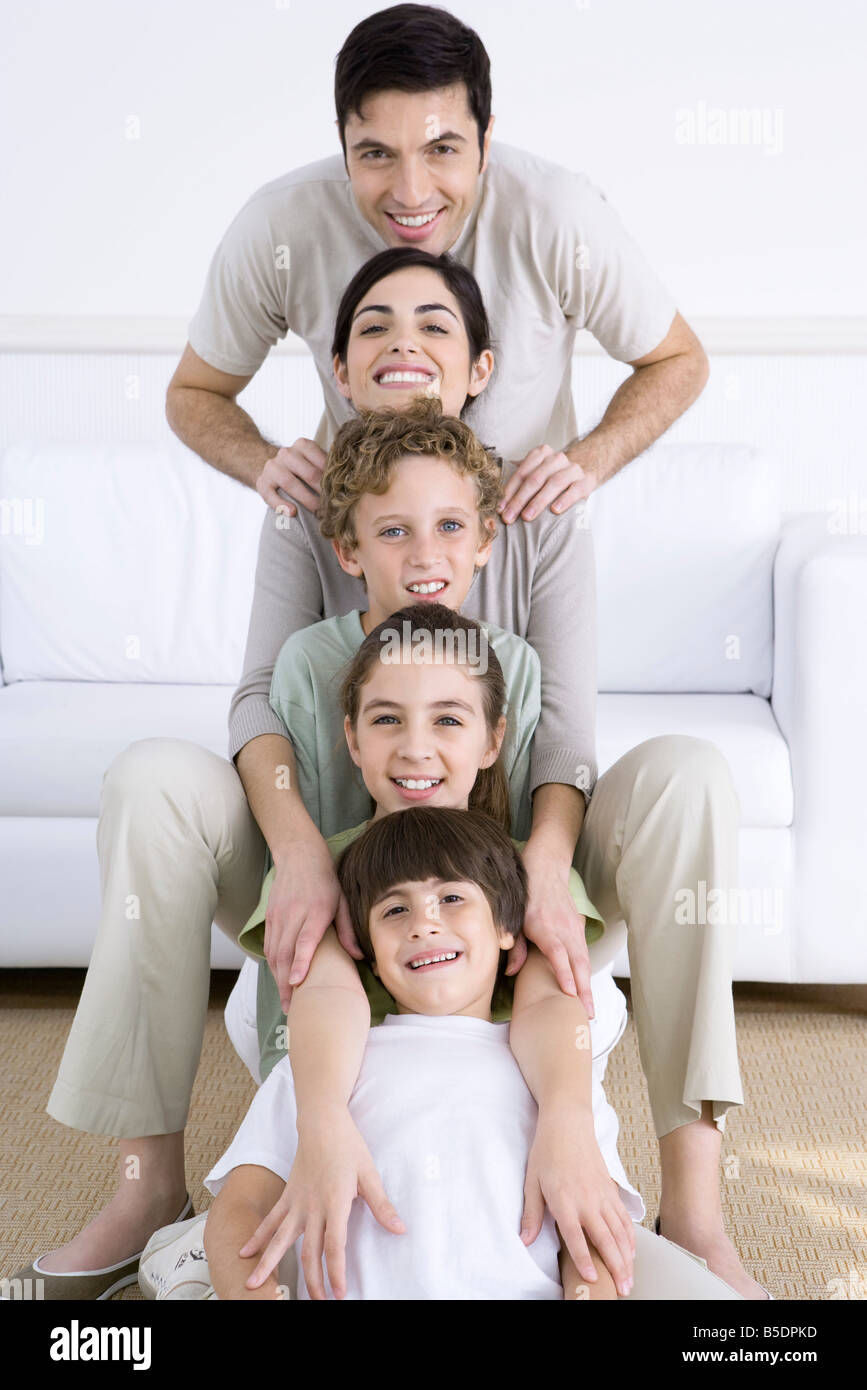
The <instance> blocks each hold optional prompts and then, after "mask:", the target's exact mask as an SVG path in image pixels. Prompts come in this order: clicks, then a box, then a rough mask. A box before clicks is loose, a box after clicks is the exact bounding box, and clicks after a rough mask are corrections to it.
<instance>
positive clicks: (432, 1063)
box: [205, 976, 644, 1301]
mask: <svg viewBox="0 0 867 1390" xmlns="http://www.w3.org/2000/svg"><path fill="white" fill-rule="evenodd" d="M606 978H607V979H608V980H609V981H610V989H611V990H613V991H614V993H615V994H617V995H619V996H620V999H621V1000H623V995H622V994H621V993H620V991H619V990H618V989H617V986H616V985H615V984H614V981H613V980H612V979H611V977H610V976H600V977H597V978H595V979H594V1002H595V999H596V993H597V981H598V985H599V988H600V989H606V990H607V989H608V986H606V985H604V983H603V981H604V979H606ZM597 1012H598V1005H597ZM604 1012H605V1024H606V1026H605V1028H604V1029H600V1030H597V1031H596V1032H595V1033H594V1026H595V1025H591V1046H592V1048H593V1116H594V1122H595V1125H596V1134H597V1140H598V1143H599V1147H600V1150H601V1152H602V1155H603V1158H604V1159H605V1162H606V1165H607V1167H608V1171H609V1173H610V1174H611V1176H612V1178H614V1180H615V1181H616V1182H617V1183H618V1184H619V1186H620V1188H621V1198H622V1200H623V1203H624V1205H625V1206H626V1209H627V1211H628V1212H629V1214H630V1215H631V1216H632V1218H633V1220H634V1221H640V1220H641V1219H642V1217H643V1216H644V1203H643V1202H642V1200H641V1197H640V1196H639V1194H638V1193H637V1192H636V1190H635V1188H634V1187H633V1186H632V1185H631V1184H630V1182H629V1180H628V1178H627V1177H626V1174H625V1172H624V1171H623V1167H622V1165H621V1163H620V1159H619V1156H618V1154H617V1142H616V1141H617V1130H618V1125H617V1116H616V1115H615V1113H614V1111H613V1109H612V1108H611V1106H610V1105H609V1104H608V1101H607V1100H606V1098H605V1093H604V1091H603V1088H602V1083H601V1076H602V1073H603V1072H604V1068H605V1061H606V1059H607V1055H608V1052H609V1051H610V1050H611V1047H612V1046H613V1045H614V1043H615V1042H616V1041H617V1039H618V1038H619V1036H620V1034H621V1033H622V1031H623V1027H625V1013H626V1010H625V1000H623V1020H622V1024H621V1026H620V1027H619V1031H618V1032H617V1035H616V1036H614V1037H612V1036H611V1026H610V1025H611V1020H612V1017H613V1012H612V1009H611V1008H610V1006H609V1007H607V1008H606V1009H605V1011H604ZM603 1033H605V1034H607V1036H606V1037H603ZM597 1038H598V1042H597ZM597 1047H598V1048H599V1049H602V1048H604V1051H602V1050H600V1051H599V1053H598V1055H597ZM349 1109H350V1113H351V1114H352V1117H353V1119H354V1120H355V1123H356V1124H357V1126H358V1128H359V1130H360V1132H361V1134H362V1135H363V1137H364V1139H365V1142H366V1143H367V1146H368V1148H369V1149H370V1152H371V1155H372V1157H373V1161H374V1163H375V1164H376V1167H377V1170H378V1171H379V1174H380V1177H381V1179H382V1182H383V1186H384V1187H385V1191H386V1192H387V1194H388V1196H389V1198H390V1200H391V1201H392V1202H393V1204H394V1206H395V1207H396V1209H397V1211H398V1212H399V1213H400V1216H401V1217H402V1219H403V1221H404V1224H405V1226H406V1231H405V1232H404V1233H403V1234H401V1235H393V1234H391V1233H390V1232H388V1231H386V1230H384V1229H383V1228H382V1227H381V1226H380V1225H379V1223H378V1222H377V1221H376V1220H375V1218H374V1217H373V1215H372V1214H371V1212H370V1209H369V1208H368V1207H367V1205H366V1204H365V1203H364V1202H362V1201H361V1200H356V1201H355V1202H354V1203H353V1206H352V1210H351V1213H350V1218H349V1226H348V1230H347V1240H346V1297H347V1299H360V1300H372V1299H374V1300H375V1299H396V1298H397V1299H402V1300H414V1299H419V1300H427V1299H445V1300H461V1299H473V1300H479V1299H481V1300H485V1299H520V1300H522V1301H523V1300H525V1299H560V1298H562V1296H563V1294H562V1287H561V1285H560V1276H559V1270H558V1265H557V1255H558V1250H559V1239H558V1236H557V1232H556V1228H555V1225H554V1221H553V1218H552V1217H551V1215H550V1213H547V1212H546V1215H545V1220H544V1223H543V1226H542V1230H541V1232H540V1234H539V1237H538V1239H537V1240H536V1241H535V1242H534V1243H533V1245H531V1246H529V1247H527V1246H525V1245H524V1244H523V1243H522V1241H521V1239H520V1226H521V1213H522V1210H523V1189H524V1176H525V1172H526V1165H527V1156H528V1154H529V1151H530V1145H531V1143H532V1140H533V1136H534V1133H535V1128H536V1117H537V1110H536V1104H535V1101H534V1100H533V1097H532V1095H531V1094H530V1091H529V1090H528V1088H527V1085H526V1082H525V1081H524V1078H523V1076H522V1075H521V1071H520V1068H519V1067H518V1064H517V1062H516V1061H515V1058H514V1056H513V1054H512V1051H511V1048H510V1047H509V1024H508V1023H488V1022H486V1021H485V1020H484V1019H478V1018H467V1017H464V1016H463V1015H447V1016H445V1017H440V1016H437V1017H433V1016H428V1015H425V1014H389V1015H387V1016H386V1018H385V1019H384V1020H383V1022H382V1023H381V1024H380V1025H379V1026H378V1027H377V1028H372V1029H371V1030H370V1034H369V1036H368V1040H367V1045H366V1047H365V1052H364V1058H363V1061H362V1066H361V1071H360V1073H359V1077H358V1081H357V1082H356V1084H355V1088H354V1090H353V1092H352V1096H351V1097H350V1102H349ZM295 1116H296V1111H295V1092H294V1085H293V1078H292V1068H291V1063H290V1061H289V1058H288V1056H287V1057H284V1058H283V1059H282V1060H281V1061H280V1062H278V1064H277V1065H276V1066H275V1067H274V1069H273V1070H272V1072H271V1074H270V1076H269V1077H268V1079H267V1081H266V1082H265V1083H264V1085H263V1086H262V1087H261V1088H260V1090H259V1091H258V1092H257V1094H256V1096H255V1097H254V1099H253V1102H252V1104H251V1106H250V1108H249V1110H248V1111H247V1114H246V1116H245V1118H244V1120H243V1123H242V1124H241V1127H240V1129H239V1130H238V1133H237V1134H236V1136H235V1138H234V1140H233V1141H232V1143H231V1144H230V1146H229V1148H228V1149H227V1150H226V1152H225V1153H224V1154H223V1156H222V1158H221V1159H220V1160H219V1162H218V1163H217V1164H216V1165H215V1166H214V1168H212V1169H211V1172H210V1173H209V1174H208V1176H207V1177H206V1179H205V1186H206V1187H207V1188H208V1190H209V1191H210V1192H212V1193H214V1194H215V1195H216V1193H217V1192H219V1190H220V1188H221V1187H222V1185H223V1183H224V1182H225V1180H226V1178H227V1177H228V1176H229V1173H230V1172H231V1171H232V1169H233V1168H237V1167H239V1166H240V1165H241V1164H250V1163H252V1164H258V1165H259V1166H261V1167H263V1168H267V1169H269V1170H270V1171H271V1172H273V1173H276V1174H277V1176H278V1177H280V1178H283V1179H284V1180H285V1179H286V1178H287V1177H288V1176H289V1172H290V1170H291V1168H292V1164H293V1161H294V1158H295V1148H296V1144H297V1133H296V1128H295ZM302 1239H303V1237H302ZM300 1249H301V1239H299V1241H298V1242H297V1245H296V1253H297V1254H298V1257H299V1264H298V1298H299V1299H308V1298H309V1294H308V1292H307V1286H306V1283H305V1280H304V1273H303V1270H302V1268H301V1263H300ZM325 1287H326V1291H327V1293H328V1295H329V1296H331V1287H330V1284H329V1282H328V1277H327V1273H326V1275H325Z"/></svg>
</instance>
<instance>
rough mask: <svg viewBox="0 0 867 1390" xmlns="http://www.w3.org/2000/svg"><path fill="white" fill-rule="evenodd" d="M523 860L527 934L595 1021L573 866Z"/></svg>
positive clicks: (526, 854)
mask: <svg viewBox="0 0 867 1390" xmlns="http://www.w3.org/2000/svg"><path fill="white" fill-rule="evenodd" d="M521 857H522V859H523V861H524V868H525V869H526V870H527V910H526V913H525V916H524V934H525V936H526V937H527V940H528V941H532V942H534V943H535V945H536V946H538V948H539V950H540V951H541V952H542V954H543V956H547V958H548V960H549V961H550V963H551V969H552V970H553V972H554V976H555V978H556V980H557V983H558V985H559V986H560V988H561V989H562V991H563V993H564V994H572V995H576V994H577V996H578V998H579V999H580V1000H581V1003H582V1004H583V1005H584V1007H585V1009H586V1010H587V1017H588V1018H595V1017H596V1008H595V1006H594V1003H593V990H592V989H591V986H590V954H589V952H588V950H587V935H586V932H585V927H586V925H587V918H586V917H585V916H584V915H583V913H581V912H579V911H578V909H577V907H576V906H575V903H574V902H573V900H572V895H571V893H570V892H569V865H568V864H567V865H563V864H561V863H560V862H559V861H551V860H550V859H548V858H547V857H546V856H545V855H544V854H538V853H536V852H534V850H533V848H532V846H531V845H530V844H527V846H526V847H525V849H524V851H523V853H522V856H521ZM513 949H514V948H513ZM509 973H511V968H510V971H509ZM576 1263H577V1261H576Z"/></svg>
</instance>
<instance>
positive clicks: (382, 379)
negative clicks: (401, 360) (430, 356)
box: [373, 368, 436, 386]
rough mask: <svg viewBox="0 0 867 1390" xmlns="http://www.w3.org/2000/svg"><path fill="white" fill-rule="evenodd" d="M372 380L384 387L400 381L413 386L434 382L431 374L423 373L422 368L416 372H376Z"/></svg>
mask: <svg viewBox="0 0 867 1390" xmlns="http://www.w3.org/2000/svg"><path fill="white" fill-rule="evenodd" d="M373 379H374V381H376V382H378V383H379V385H380V386H386V385H388V384H389V382H400V381H405V382H408V383H410V384H413V385H415V384H417V383H418V382H422V383H423V384H424V385H425V386H426V385H427V383H428V382H429V381H436V377H435V376H434V374H433V372H426V371H423V370H422V368H419V369H418V370H417V371H407V370H404V371H401V372H392V371H388V370H387V369H386V371H384V372H378V373H377V374H376V376H375V377H374V378H373Z"/></svg>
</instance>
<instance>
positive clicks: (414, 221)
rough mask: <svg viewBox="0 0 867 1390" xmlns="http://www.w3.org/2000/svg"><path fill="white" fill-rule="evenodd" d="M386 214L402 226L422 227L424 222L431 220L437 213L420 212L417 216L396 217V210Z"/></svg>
mask: <svg viewBox="0 0 867 1390" xmlns="http://www.w3.org/2000/svg"><path fill="white" fill-rule="evenodd" d="M388 215H389V217H392V218H394V221H395V222H399V223H400V225H401V226H402V227H423V226H424V225H425V223H426V222H433V220H434V218H435V217H438V216H439V213H437V212H422V213H419V215H418V217H398V215H397V213H396V212H390V213H389V214H388Z"/></svg>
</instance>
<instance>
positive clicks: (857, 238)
mask: <svg viewBox="0 0 867 1390" xmlns="http://www.w3.org/2000/svg"><path fill="white" fill-rule="evenodd" d="M448 7H449V8H451V9H452V10H453V12H454V13H456V14H458V15H459V16H460V17H461V18H463V19H464V20H466V21H467V22H468V23H470V24H471V25H473V27H474V28H476V29H477V31H478V32H479V34H480V35H481V37H482V39H483V41H484V43H485V45H486V47H487V48H488V51H489V53H490V55H491V62H492V71H493V81H494V111H495V113H496V115H497V123H496V126H495V135H496V136H498V137H499V138H500V139H503V140H505V141H507V142H509V143H512V144H517V145H521V146H524V147H526V148H528V149H532V150H535V151H537V152H539V153H543V154H546V155H548V156H549V157H551V158H553V159H555V160H558V161H560V162H561V163H563V164H566V165H569V166H571V167H574V168H578V169H583V170H584V171H586V172H587V173H588V174H589V176H590V177H591V178H592V179H593V180H594V182H596V183H598V184H599V186H600V187H601V188H602V189H603V190H604V192H605V193H606V194H607V196H608V198H609V201H610V202H611V203H612V204H613V206H614V207H615V208H616V209H617V211H618V212H619V213H620V215H621V217H622V218H623V220H624V222H625V224H626V226H627V228H628V229H629V230H630V231H631V232H632V233H633V235H634V236H635V237H636V238H637V239H638V241H639V242H640V244H641V245H642V247H643V248H644V250H645V253H646V254H647V256H648V257H649V259H650V260H651V262H652V263H653V264H654V266H655V267H656V268H657V270H658V271H659V273H660V274H661V275H662V277H663V278H664V279H665V281H666V282H667V283H668V284H669V285H670V286H671V288H672V290H673V292H674V293H675V295H676V296H677V299H678V303H679V305H680V307H681V311H682V312H683V313H684V315H685V316H686V317H687V318H688V319H692V318H695V317H702V316H715V315H747V316H753V315H771V316H774V315H803V314H808V315H814V314H821V315H837V314H844V315H853V314H864V313H867V276H865V273H864V264H865V252H867V245H865V230H864V229H865V226H867V215H865V213H867V206H865V204H867V193H865V180H864V173H863V171H864V162H863V161H864V151H863V136H864V130H865V126H867V121H865V107H867V98H865V88H867V83H865V81H864V53H865V50H867V18H865V16H867V10H865V7H864V6H863V4H861V3H860V0H825V3H824V4H822V5H821V6H817V5H815V4H814V3H808V0H725V3H724V4H721V3H718V0H656V3H652V4H651V3H648V0H511V3H508V2H507V0H471V2H470V3H462V2H461V0H454V3H452V4H451V5H450V6H448ZM378 8H382V6H381V5H378V4H369V3H353V0H328V3H327V4H318V5H313V4H310V3H309V0H146V3H139V2H138V0H137V2H136V3H133V0H77V3H76V4H74V5H71V4H69V3H68V0H6V3H5V4H4V13H3V24H2V43H0V48H2V57H0V131H2V135H0V139H2V143H3V149H2V166H3V172H2V185H0V186H2V190H3V194H4V202H5V204H6V212H5V214H4V216H3V218H2V228H0V238H2V255H0V312H2V313H3V314H7V315H8V314H16V315H55V314H69V315H80V314H110V315H162V316H182V317H184V318H189V316H190V315H191V314H192V312H193V311H194V309H195V307H196V304H197V302H198V298H199V294H200V291H201V285H202V281H203V278H204V274H205V270H206V268H207V264H208V261H209V259H210V255H211V253H212V251H213V249H214V247H215V246H216V243H217V242H218V240H219V238H220V236H221V235H222V232H223V230H224V228H225V226H226V224H227V223H228V221H229V220H230V219H231V217H232V216H233V215H234V213H235V212H236V211H237V209H238V207H239V206H240V205H241V203H242V202H243V201H244V200H245V199H246V198H247V196H248V195H249V194H250V193H251V192H253V190H254V189H255V188H257V187H258V186H259V185H260V184H262V183H264V182H266V181H267V180H269V179H272V178H275V177H276V176H277V175H278V174H280V173H281V172H283V171H284V170H286V169H288V168H292V167H295V166H298V165H301V164H305V163H307V162H309V161H310V160H312V159H317V158H319V157H321V156H323V155H325V154H329V153H333V152H336V151H337V149H338V145H337V136H336V131H335V128H334V125H333V120H334V112H333V104H332V102H333V98H332V83H333V72H334V58H335V55H336V53H337V51H338V49H339V47H340V45H341V43H342V42H343V39H344V38H345V36H346V34H347V33H348V31H349V30H350V28H352V26H353V25H354V24H355V23H357V21H358V20H359V19H360V18H362V17H363V16H364V15H366V14H370V13H373V12H374V10H376V9H378ZM701 103H704V109H705V111H708V110H709V108H719V109H721V110H722V111H723V112H725V113H728V112H731V111H738V110H742V109H755V110H757V111H759V112H765V113H766V118H767V121H768V126H767V138H766V139H765V141H764V143H762V142H761V139H760V142H759V143H758V144H743V143H742V144H709V143H701V142H700V139H698V138H697V140H696V143H694V144H684V143H679V141H678V139H677V138H676V136H677V129H678V121H677V117H676V113H677V112H678V111H679V110H680V111H691V112H693V113H694V114H695V115H696V116H698V117H699V118H700V115H701V110H702V107H701V105H700V104H701ZM778 112H779V113H780V114H779V116H778V115H777V113H778ZM130 117H135V118H137V120H138V121H139V123H140V137H139V138H138V139H129V138H127V131H128V130H129V129H130V128H131V127H130V124H129V118H130ZM726 133H727V134H731V133H732V132H731V130H730V128H728V129H727V130H726ZM697 136H700V131H699V132H697Z"/></svg>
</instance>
